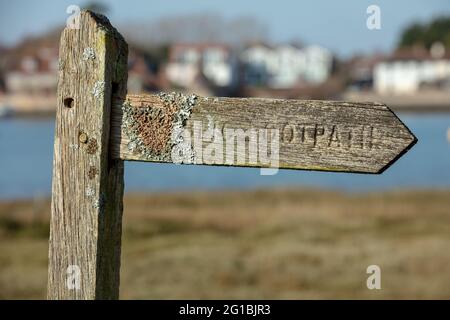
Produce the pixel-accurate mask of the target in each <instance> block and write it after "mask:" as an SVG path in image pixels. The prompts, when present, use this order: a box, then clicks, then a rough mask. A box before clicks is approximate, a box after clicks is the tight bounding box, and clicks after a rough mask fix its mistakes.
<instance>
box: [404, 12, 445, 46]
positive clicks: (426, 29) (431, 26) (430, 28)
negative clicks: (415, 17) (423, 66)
mask: <svg viewBox="0 0 450 320" xmlns="http://www.w3.org/2000/svg"><path fill="white" fill-rule="evenodd" d="M435 42H441V43H442V44H443V45H444V46H445V47H446V48H448V49H450V17H439V18H436V19H434V20H432V21H431V22H430V23H427V24H419V23H414V24H412V25H410V26H409V27H407V28H406V29H405V30H404V31H403V33H402V35H401V37H400V41H399V47H410V46H415V45H419V46H423V47H426V48H427V49H429V48H430V47H431V46H432V45H433V43H435Z"/></svg>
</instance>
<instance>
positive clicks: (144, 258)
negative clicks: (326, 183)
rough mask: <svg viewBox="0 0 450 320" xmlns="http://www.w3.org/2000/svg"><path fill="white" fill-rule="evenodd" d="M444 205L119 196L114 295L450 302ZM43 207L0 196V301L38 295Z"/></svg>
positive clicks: (418, 198)
mask: <svg viewBox="0 0 450 320" xmlns="http://www.w3.org/2000/svg"><path fill="white" fill-rule="evenodd" d="M449 208H450V191H402V192H400V191H399V192H389V193H370V194H356V195H355V194H351V195H350V194H343V193H337V192H326V191H314V190H302V189H289V190H259V191H248V192H237V191H236V192H213V193H206V192H205V193H200V192H197V193H178V194H150V195H149V194H132V195H127V196H126V198H125V212H124V237H123V250H122V275H121V278H122V279H121V283H122V284H121V298H122V299H131V298H138V299H169V298H174V299H176V298H192V299H199V298H205V299H209V298H217V299H219V298H230V299H238V298H261V299H266V298H273V299H280V298H286V299H305V298H309V299H316V298H361V299H379V298H394V299H405V298H427V299H428V298H437V299H441V298H445V299H449V298H450V287H449V285H448V284H449V283H450V273H449V272H448V266H449V265H450V251H449V250H448V245H449V243H450V210H449ZM49 211H50V207H49V202H48V201H40V202H39V201H34V202H33V201H29V202H28V201H21V202H5V203H0V218H1V219H0V298H45V292H46V279H47V241H48V239H47V236H48V212H49ZM372 264H377V265H379V266H380V267H381V272H382V280H381V284H382V290H379V291H376V290H375V291H371V290H368V289H367V288H366V279H367V277H368V275H367V274H366V268H367V267H368V266H369V265H372Z"/></svg>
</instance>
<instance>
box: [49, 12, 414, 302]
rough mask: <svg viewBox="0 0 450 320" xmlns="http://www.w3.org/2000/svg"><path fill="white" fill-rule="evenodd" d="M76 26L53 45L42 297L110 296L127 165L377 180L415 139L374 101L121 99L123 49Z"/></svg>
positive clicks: (85, 18) (109, 30)
mask: <svg viewBox="0 0 450 320" xmlns="http://www.w3.org/2000/svg"><path fill="white" fill-rule="evenodd" d="M79 22H80V25H79V29H74V30H73V29H66V30H64V32H63V35H62V38H61V46H60V71H59V84H58V105H57V119H56V130H55V153H54V163H53V195H52V217H51V224H50V228H51V230H50V250H49V251H50V253H49V276H48V298H49V299H117V298H118V296H119V272H120V270H119V269H120V246H121V224H122V197H123V174H124V172H123V161H124V160H133V161H149V162H169V163H184V164H205V165H228V166H247V167H249V166H251V167H260V168H264V167H275V168H288V169H305V170H322V171H342V172H361V173H381V172H383V171H384V170H386V168H388V167H389V166H390V165H391V164H392V163H393V162H395V160H397V159H398V158H399V157H400V156H401V155H402V154H403V153H405V152H406V151H407V150H408V149H409V148H411V147H412V146H413V145H414V144H415V143H416V141H417V139H416V137H415V136H414V135H413V134H412V133H411V132H410V131H409V129H408V128H407V127H406V126H405V125H404V124H403V123H402V122H401V121H400V120H399V119H398V118H397V117H396V116H395V114H394V113H393V112H392V111H391V110H389V108H388V107H386V106H385V105H383V104H379V103H350V102H333V101H300V100H275V99H257V98H250V99H245V98H244V99H241V98H206V97H205V98H202V97H197V96H195V95H184V94H181V93H170V94H159V95H130V96H126V82H127V45H126V43H125V41H124V40H123V38H122V37H121V36H120V34H119V33H118V32H117V31H116V30H115V29H114V28H113V27H112V26H111V25H110V24H109V22H108V20H107V19H106V18H104V17H102V16H98V15H95V14H93V13H90V12H82V13H81V15H80V21H79ZM273 159H276V162H275V165H274V163H273V162H271V161H268V160H273Z"/></svg>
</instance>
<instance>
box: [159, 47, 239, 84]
mask: <svg viewBox="0 0 450 320" xmlns="http://www.w3.org/2000/svg"><path fill="white" fill-rule="evenodd" d="M166 75H167V78H168V80H169V81H170V82H172V83H173V84H175V85H178V86H181V87H186V88H188V87H192V86H194V85H195V83H196V82H197V81H198V80H199V79H200V78H202V77H204V78H206V80H208V81H209V82H210V83H211V84H212V85H214V86H217V87H231V86H233V85H234V84H235V83H236V80H237V74H236V60H235V58H234V57H233V54H232V52H231V49H230V48H228V47H227V46H225V45H222V44H175V45H173V46H172V47H171V48H170V56H169V63H168V65H167V68H166Z"/></svg>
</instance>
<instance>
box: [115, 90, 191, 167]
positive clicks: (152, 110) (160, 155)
mask: <svg viewBox="0 0 450 320" xmlns="http://www.w3.org/2000/svg"><path fill="white" fill-rule="evenodd" d="M196 98H197V97H196V96H195V95H191V96H185V95H183V94H181V93H168V94H166V93H161V94H160V95H159V101H157V102H155V103H153V104H151V105H149V104H147V105H143V106H140V107H138V106H132V105H131V103H130V101H127V102H125V103H124V104H123V106H122V111H123V118H122V128H123V129H124V131H125V132H126V134H127V136H128V138H129V143H128V149H129V150H130V151H132V152H135V153H136V152H139V153H140V154H141V155H143V156H145V157H146V158H147V159H149V160H154V161H171V160H172V159H171V157H172V150H173V148H176V147H177V146H178V145H179V144H180V143H181V141H182V139H180V135H181V133H182V129H183V126H184V123H185V121H186V120H187V119H188V118H189V116H190V114H191V111H192V108H193V106H194V104H195V100H196Z"/></svg>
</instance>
